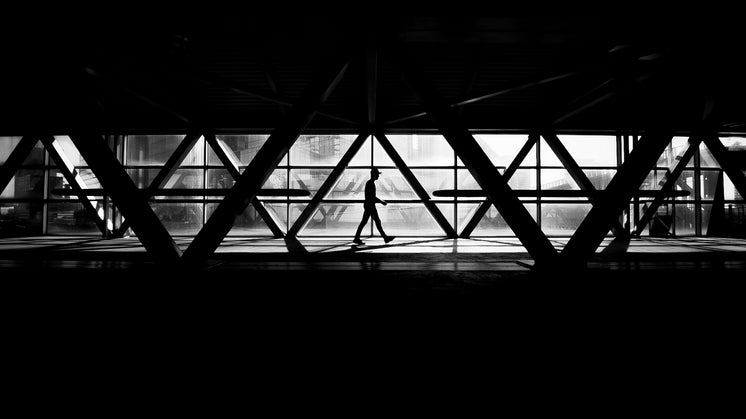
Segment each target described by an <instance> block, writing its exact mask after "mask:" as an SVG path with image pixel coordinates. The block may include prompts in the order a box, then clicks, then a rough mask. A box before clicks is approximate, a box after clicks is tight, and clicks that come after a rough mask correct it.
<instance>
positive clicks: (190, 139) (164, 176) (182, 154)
mask: <svg viewBox="0 0 746 419" xmlns="http://www.w3.org/2000/svg"><path fill="white" fill-rule="evenodd" d="M201 135H202V134H201V133H200V132H198V131H194V132H190V133H188V134H187V135H186V136H185V137H184V139H183V140H181V143H179V145H178V146H177V147H176V150H175V151H174V152H173V154H171V157H169V158H168V161H166V164H164V165H163V167H161V170H159V171H158V173H157V174H156V175H155V177H154V178H153V180H152V181H151V182H150V185H148V191H147V196H148V198H149V197H151V196H153V195H155V191H156V190H158V189H160V188H162V187H163V186H164V185H165V184H166V182H168V180H169V179H170V178H171V176H173V174H174V173H176V169H178V168H179V166H181V163H183V162H184V159H186V157H187V155H189V152H190V151H192V148H194V145H195V144H197V140H199V137H200V136H201ZM129 228H130V223H129V220H124V221H122V225H120V226H119V230H118V231H117V236H118V237H122V235H124V233H125V232H126V231H127V229H129Z"/></svg>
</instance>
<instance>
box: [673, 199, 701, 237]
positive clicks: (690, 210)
mask: <svg viewBox="0 0 746 419" xmlns="http://www.w3.org/2000/svg"><path fill="white" fill-rule="evenodd" d="M695 219H696V205H694V204H693V203H692V204H686V205H676V220H675V222H676V227H675V232H676V235H677V236H693V235H694V234H695V231H696V230H695V223H696V221H695Z"/></svg>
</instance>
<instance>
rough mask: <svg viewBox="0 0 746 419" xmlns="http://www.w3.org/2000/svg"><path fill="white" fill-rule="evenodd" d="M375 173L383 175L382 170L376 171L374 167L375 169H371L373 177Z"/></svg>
mask: <svg viewBox="0 0 746 419" xmlns="http://www.w3.org/2000/svg"><path fill="white" fill-rule="evenodd" d="M374 173H376V174H379V175H380V174H381V171H380V170H378V169H376V168H375V167H374V168H372V169H370V174H371V175H372V174H374Z"/></svg>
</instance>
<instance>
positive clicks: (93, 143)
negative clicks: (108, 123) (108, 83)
mask: <svg viewBox="0 0 746 419" xmlns="http://www.w3.org/2000/svg"><path fill="white" fill-rule="evenodd" d="M70 138H71V139H72V141H73V144H75V147H77V148H78V151H79V152H80V154H81V155H82V156H83V158H84V159H85V161H86V162H88V165H89V166H90V168H91V170H92V171H93V173H94V174H95V175H96V177H97V178H98V180H99V182H101V185H102V186H103V187H104V188H105V189H106V190H107V191H108V194H109V196H111V199H112V200H113V201H114V204H115V205H116V206H117V208H119V211H120V212H121V213H122V215H123V216H124V217H125V218H127V219H129V220H130V223H131V224H132V229H133V230H134V231H135V234H137V238H138V239H139V240H140V242H141V243H142V244H143V246H144V247H145V249H146V250H147V251H148V253H149V254H150V255H151V256H152V257H153V259H154V260H155V261H156V262H159V263H166V264H176V263H178V262H179V260H180V258H181V250H180V249H179V246H177V245H176V243H175V242H174V240H173V238H172V237H171V235H170V234H169V233H168V231H167V230H166V227H164V226H163V223H161V221H160V220H159V219H158V216H156V215H155V213H154V212H153V209H152V208H150V205H148V201H147V199H146V197H145V196H144V195H143V194H142V193H141V192H140V191H139V190H138V189H137V186H136V185H135V183H134V182H133V181H132V179H131V178H130V177H129V175H128V174H127V172H126V171H125V170H124V167H123V166H122V164H121V163H120V162H119V160H117V158H116V157H115V156H114V153H112V151H111V149H109V147H108V146H107V145H106V142H105V141H104V139H103V138H102V137H101V136H100V135H92V134H85V135H71V136H70Z"/></svg>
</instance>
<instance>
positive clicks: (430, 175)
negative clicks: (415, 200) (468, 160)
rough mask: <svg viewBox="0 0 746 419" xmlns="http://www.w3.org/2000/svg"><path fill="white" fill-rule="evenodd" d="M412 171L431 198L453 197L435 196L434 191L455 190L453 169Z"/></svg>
mask: <svg viewBox="0 0 746 419" xmlns="http://www.w3.org/2000/svg"><path fill="white" fill-rule="evenodd" d="M412 173H413V174H414V177H415V178H416V179H417V181H418V182H420V184H421V185H422V187H423V188H425V191H426V192H427V193H428V195H430V197H431V198H433V199H453V198H441V197H433V191H437V190H446V189H447V190H453V188H454V186H453V181H454V179H453V177H454V176H453V169H412Z"/></svg>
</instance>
